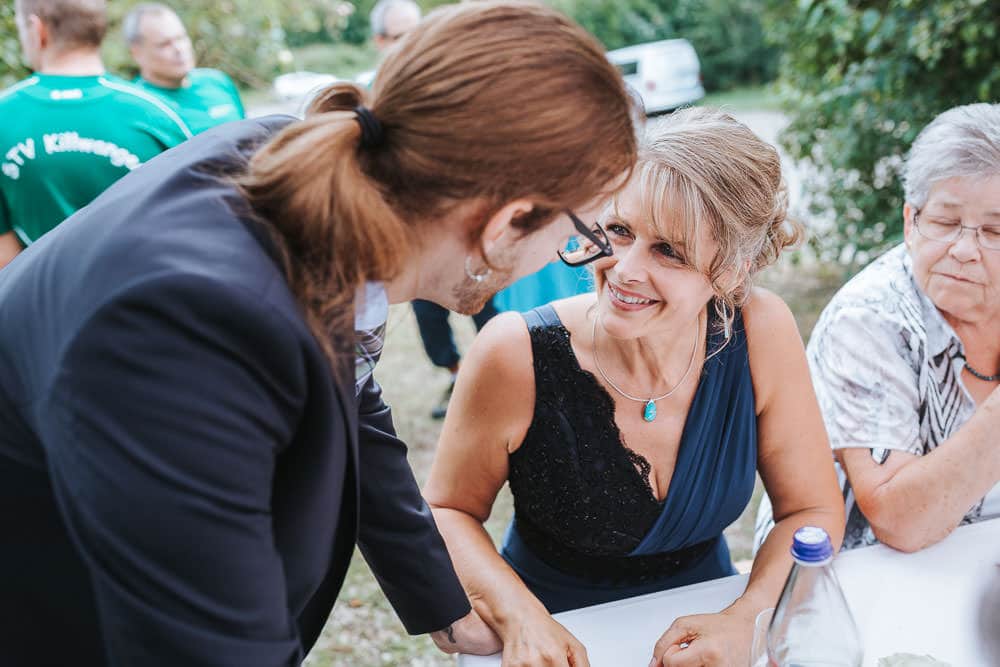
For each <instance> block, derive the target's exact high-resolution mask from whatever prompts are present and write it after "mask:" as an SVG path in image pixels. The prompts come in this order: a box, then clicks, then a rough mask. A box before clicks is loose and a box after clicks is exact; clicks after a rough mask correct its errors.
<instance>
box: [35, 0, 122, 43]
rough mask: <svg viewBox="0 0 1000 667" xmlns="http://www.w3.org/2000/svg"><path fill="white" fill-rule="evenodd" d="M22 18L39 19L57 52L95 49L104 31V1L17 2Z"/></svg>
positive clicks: (106, 26)
mask: <svg viewBox="0 0 1000 667" xmlns="http://www.w3.org/2000/svg"><path fill="white" fill-rule="evenodd" d="M17 6H18V8H19V9H20V13H21V15H22V16H31V15H35V16H37V17H38V18H39V19H41V21H42V23H44V24H45V26H46V27H47V28H48V30H49V33H50V34H51V35H52V41H53V43H54V45H56V46H57V47H58V48H60V49H74V48H98V47H100V46H101V42H103V41H104V35H105V33H106V32H107V30H108V17H107V6H106V4H105V1H104V0H17Z"/></svg>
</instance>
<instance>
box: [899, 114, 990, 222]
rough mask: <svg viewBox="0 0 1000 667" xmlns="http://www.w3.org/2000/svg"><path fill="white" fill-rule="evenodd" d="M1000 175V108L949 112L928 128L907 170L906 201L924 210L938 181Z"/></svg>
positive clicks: (907, 165)
mask: <svg viewBox="0 0 1000 667" xmlns="http://www.w3.org/2000/svg"><path fill="white" fill-rule="evenodd" d="M994 174H1000V104H985V103H980V104H967V105H965V106H961V107H954V108H952V109H948V110H947V111H945V112H944V113H942V114H940V115H938V117H937V118H935V119H934V120H932V121H931V122H930V124H929V125H928V126H927V127H925V128H924V129H923V130H922V131H921V132H920V134H919V135H917V140H916V141H914V142H913V146H912V147H911V148H910V154H909V155H908V156H907V158H906V165H905V166H904V167H903V189H904V194H905V195H906V201H907V202H909V203H910V204H912V205H913V206H916V207H917V208H921V207H923V206H924V204H926V203H927V197H928V195H929V194H930V190H931V187H932V186H933V185H934V183H936V182H937V181H943V180H945V179H948V178H954V177H956V176H972V177H979V176H991V175H994Z"/></svg>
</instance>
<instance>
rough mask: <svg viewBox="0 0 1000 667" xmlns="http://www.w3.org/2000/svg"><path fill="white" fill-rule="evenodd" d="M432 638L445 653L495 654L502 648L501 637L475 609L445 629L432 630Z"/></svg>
mask: <svg viewBox="0 0 1000 667" xmlns="http://www.w3.org/2000/svg"><path fill="white" fill-rule="evenodd" d="M431 639H433V640H434V643H435V644H437V647H438V648H439V649H441V650H442V651H444V652H445V653H466V654H468V655H493V654H494V653H497V652H499V651H500V649H501V645H500V638H499V637H497V636H496V633H494V632H493V630H491V629H490V626H488V625H486V623H484V622H483V619H482V618H480V617H479V614H477V613H476V611H475V610H472V611H470V612H469V613H468V614H466V615H465V616H463V617H462V618H460V619H458V620H457V621H455V622H454V623H452V624H451V625H449V626H448V627H447V628H445V629H444V630H438V631H437V632H432V633H431Z"/></svg>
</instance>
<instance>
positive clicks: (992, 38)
mask: <svg viewBox="0 0 1000 667" xmlns="http://www.w3.org/2000/svg"><path fill="white" fill-rule="evenodd" d="M765 21H766V23H767V25H768V31H769V37H770V39H771V40H773V42H774V43H777V44H781V45H783V48H784V55H783V62H782V70H781V71H782V73H781V79H780V85H779V88H780V93H781V95H782V97H783V105H784V108H785V109H786V110H787V112H788V114H789V116H790V118H791V125H790V126H789V127H788V128H787V130H786V131H785V132H784V134H783V137H782V143H783V145H784V148H785V150H786V151H787V152H788V153H789V154H790V155H791V157H792V158H794V159H796V160H800V161H803V163H804V164H807V165H809V166H811V167H813V168H814V174H813V176H812V177H811V178H810V179H809V181H807V183H806V188H807V194H808V196H809V199H810V209H811V213H812V214H813V215H814V216H816V218H818V219H819V220H820V221H825V223H826V225H827V227H826V231H825V233H823V234H820V235H814V237H813V239H812V241H811V243H812V245H813V247H814V248H815V249H816V250H817V252H819V254H820V256H821V258H824V259H837V260H839V261H841V262H843V263H845V264H848V265H854V266H858V265H860V264H863V263H865V262H867V261H868V260H869V259H871V258H872V257H874V256H875V255H876V254H877V253H878V252H880V251H881V250H884V249H885V248H886V247H888V246H889V245H892V244H895V243H898V242H899V240H900V239H901V235H902V210H901V207H902V204H903V196H902V187H901V184H900V180H899V169H900V167H901V165H902V161H903V157H904V156H905V154H906V151H907V150H908V149H909V147H910V145H911V144H912V143H913V140H914V139H915V138H916V136H917V133H918V132H919V131H920V130H921V129H922V128H923V127H924V126H925V125H926V124H927V123H928V122H929V121H930V120H931V119H932V118H933V117H934V116H935V115H937V114H938V113H940V112H942V111H944V110H945V109H948V108H950V107H953V106H955V105H959V104H969V103H972V102H996V101H997V100H998V99H1000V67H998V66H997V63H1000V39H998V31H1000V3H998V2H996V0H878V1H876V0H798V1H797V2H788V1H786V0H769V3H768V10H767V13H766V15H765Z"/></svg>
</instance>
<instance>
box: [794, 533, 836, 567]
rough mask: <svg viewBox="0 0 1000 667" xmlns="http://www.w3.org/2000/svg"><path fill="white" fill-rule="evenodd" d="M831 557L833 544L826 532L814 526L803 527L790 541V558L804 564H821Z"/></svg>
mask: <svg viewBox="0 0 1000 667" xmlns="http://www.w3.org/2000/svg"><path fill="white" fill-rule="evenodd" d="M832 556H833V544H831V543H830V536H829V535H827V534H826V531H825V530H823V529H822V528H817V527H816V526H803V527H802V528H799V529H798V530H796V531H795V537H794V538H793V539H792V558H794V559H795V560H800V561H802V562H804V563H821V562H823V561H825V560H827V559H828V558H830V557H832Z"/></svg>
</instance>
